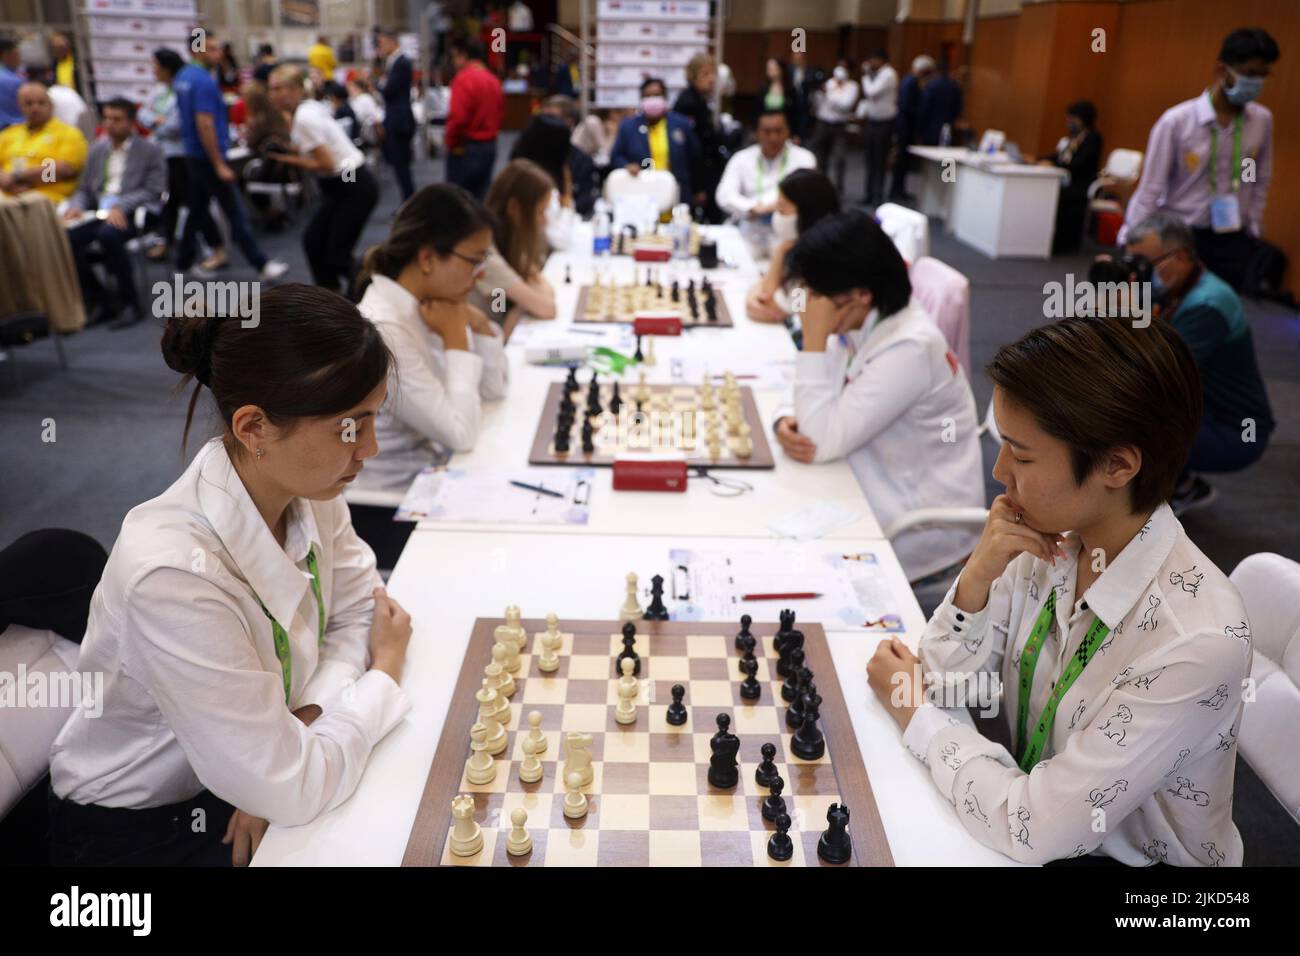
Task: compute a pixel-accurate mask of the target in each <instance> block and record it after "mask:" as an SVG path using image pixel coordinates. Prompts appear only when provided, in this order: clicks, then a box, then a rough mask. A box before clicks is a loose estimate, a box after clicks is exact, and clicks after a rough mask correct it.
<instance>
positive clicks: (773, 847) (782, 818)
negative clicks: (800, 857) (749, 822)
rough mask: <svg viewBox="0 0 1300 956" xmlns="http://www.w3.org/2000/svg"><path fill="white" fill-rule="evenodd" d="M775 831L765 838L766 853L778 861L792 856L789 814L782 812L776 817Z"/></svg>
mask: <svg viewBox="0 0 1300 956" xmlns="http://www.w3.org/2000/svg"><path fill="white" fill-rule="evenodd" d="M775 822H776V832H775V833H773V834H772V835H771V836H770V837H768V838H767V855H768V856H770V857H771V858H772V859H774V860H776V861H777V862H778V863H784V862H785V861H786V860H788V859H790V858H791V857H792V856H794V841H793V840H791V839H790V815H789V814H788V813H782V814H780V815H779V816H777V818H776V821H775Z"/></svg>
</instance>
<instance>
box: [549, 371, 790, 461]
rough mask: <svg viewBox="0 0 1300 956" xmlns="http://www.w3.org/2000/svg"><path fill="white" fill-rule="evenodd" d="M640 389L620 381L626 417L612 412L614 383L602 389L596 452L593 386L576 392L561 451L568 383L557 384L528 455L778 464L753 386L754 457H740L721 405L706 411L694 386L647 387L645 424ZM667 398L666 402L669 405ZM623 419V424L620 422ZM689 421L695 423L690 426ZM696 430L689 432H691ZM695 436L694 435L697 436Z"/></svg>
mask: <svg viewBox="0 0 1300 956" xmlns="http://www.w3.org/2000/svg"><path fill="white" fill-rule="evenodd" d="M639 387H640V386H639V385H638V384H637V383H635V382H620V383H619V395H620V397H621V398H622V400H623V402H624V403H625V404H624V408H623V410H622V413H621V416H617V417H616V416H614V415H613V414H612V413H611V412H610V411H609V403H610V398H611V396H612V395H613V385H612V384H611V383H603V384H601V385H600V402H601V407H602V409H603V411H602V412H601V413H600V416H599V417H597V418H595V419H593V423H592V439H593V442H594V445H595V450H594V451H592V452H590V453H587V452H584V451H583V450H582V422H583V418H584V415H585V413H586V401H587V386H586V384H583V385H582V386H581V387H580V388H579V389H578V391H577V392H576V393H575V394H574V396H573V400H574V403H575V404H576V405H577V413H576V415H575V418H574V422H573V426H572V428H570V430H569V450H568V451H567V452H560V451H556V449H555V431H556V427H557V424H558V422H559V417H560V400H561V398H562V396H563V392H564V383H563V382H555V383H553V384H552V385H551V387H550V389H549V390H548V391H547V393H546V398H545V399H544V400H543V402H542V412H541V416H540V418H539V419H538V422H537V432H536V433H535V434H534V436H533V447H532V449H531V450H530V451H529V453H528V463H529V464H530V465H602V466H603V465H612V464H613V463H614V459H616V458H618V457H619V456H620V455H622V454H623V453H624V452H631V453H634V454H635V453H644V452H659V453H664V452H674V453H676V452H681V453H684V454H685V457H686V462H687V464H688V465H707V466H709V467H711V468H743V469H766V468H773V467H775V465H776V462H775V459H774V458H773V457H772V448H771V446H770V445H769V444H768V442H767V434H766V430H765V429H764V427H763V423H762V420H761V419H760V418H759V415H758V405H757V404H756V403H755V402H754V393H753V392H752V391H751V390H750V389H749V387H748V386H745V385H742V386H738V388H739V393H740V411H741V417H742V419H743V421H744V423H745V424H747V425H748V426H749V438H750V442H751V446H752V447H751V449H750V454H749V456H748V457H747V458H742V457H740V456H739V455H738V454H737V453H736V450H735V449H736V440H735V438H734V437H733V436H729V435H728V434H727V431H726V428H725V424H724V423H722V420H721V418H720V417H719V416H721V414H722V411H721V405H722V403H721V401H716V402H715V407H714V410H713V411H712V412H706V411H704V410H703V409H702V408H701V407H700V396H699V391H700V390H699V389H698V388H696V387H695V386H692V385H646V386H645V387H646V389H647V390H648V391H649V393H650V400H649V402H647V403H646V405H644V406H643V410H644V411H645V412H646V413H647V418H646V419H645V420H644V421H643V422H642V424H641V425H639V426H638V425H637V424H636V423H635V422H632V421H631V416H632V415H633V413H634V411H635V405H634V404H633V398H634V396H635V394H636V392H637V390H638V388H639ZM665 400H666V401H665ZM709 417H712V418H713V419H715V420H717V421H718V422H719V430H718V437H719V441H720V445H721V447H720V453H719V455H718V457H717V458H714V457H712V456H711V455H710V454H709V449H708V446H707V443H706V442H705V439H704V434H705V432H704V422H705V419H706V418H709ZM620 418H621V419H622V421H621V422H620V420H619V419H620ZM688 419H689V424H688ZM688 428H689V429H692V431H688V430H687V429H688ZM692 435H693V437H690V436H692Z"/></svg>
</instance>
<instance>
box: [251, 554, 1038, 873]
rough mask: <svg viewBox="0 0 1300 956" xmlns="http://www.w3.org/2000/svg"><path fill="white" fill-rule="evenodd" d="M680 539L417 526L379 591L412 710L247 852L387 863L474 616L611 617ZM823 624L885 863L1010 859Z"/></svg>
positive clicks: (864, 649) (269, 858) (911, 618)
mask: <svg viewBox="0 0 1300 956" xmlns="http://www.w3.org/2000/svg"><path fill="white" fill-rule="evenodd" d="M683 543H684V542H683V539H682V537H681V536H677V535H674V536H668V537H656V536H649V535H639V536H618V535H593V536H591V537H590V538H587V539H584V540H583V541H582V543H581V546H580V547H576V548H575V547H574V546H573V542H572V539H571V538H568V537H566V536H563V535H558V534H550V533H546V532H536V531H534V532H518V533H503V532H499V531H476V532H469V531H438V532H433V531H417V532H416V533H415V534H413V535H412V536H411V539H410V542H409V543H408V544H407V547H406V550H405V551H404V552H403V554H402V558H401V560H400V561H399V562H398V564H397V567H396V569H395V570H394V572H393V576H392V578H391V580H390V581H389V592H390V593H391V594H392V595H393V597H394V598H396V599H397V600H398V601H399V602H400V603H401V604H402V605H403V606H404V607H405V608H406V609H407V610H408V611H409V612H410V614H411V617H412V620H413V621H414V633H413V636H412V638H411V645H410V650H409V652H408V654H407V659H406V668H405V671H404V673H403V677H402V686H403V688H404V689H405V691H406V693H407V695H408V696H409V697H410V699H411V703H412V709H411V711H410V713H409V714H408V715H407V717H406V719H405V720H404V721H403V722H402V723H401V724H400V725H399V726H398V727H397V728H396V729H394V730H393V732H392V733H390V734H389V735H388V736H387V737H385V738H384V740H383V741H381V742H380V744H379V746H378V747H376V748H375V751H374V753H373V754H372V756H371V759H370V763H369V765H368V766H367V767H366V772H365V774H364V775H363V777H362V779H361V783H360V785H359V786H358V787H357V790H356V792H355V793H354V794H353V796H352V797H351V799H349V800H348V801H347V802H345V803H344V804H343V805H342V806H340V807H338V808H336V809H335V810H333V811H331V812H329V813H326V814H323V815H322V816H320V817H318V818H317V819H316V820H314V821H313V822H311V823H309V824H306V825H304V826H300V827H292V828H283V827H272V828H271V829H270V830H269V831H268V832H267V834H266V837H265V839H264V840H263V842H262V846H261V848H260V849H259V851H258V853H257V856H256V858H255V860H254V863H255V864H256V865H259V866H275V865H358V866H394V865H397V864H399V863H400V862H401V860H402V855H403V852H404V850H405V848H406V842H407V838H408V836H409V834H410V830H411V825H412V823H413V821H414V819H415V812H416V808H417V807H418V805H419V801H420V796H421V794H422V793H423V791H424V784H425V780H426V778H427V776H428V771H429V764H430V762H431V761H432V759H433V754H434V751H435V749H436V747H437V742H438V738H439V736H440V735H441V733H442V725H443V721H444V720H445V718H446V714H447V708H448V705H449V703H450V700H451V694H452V690H453V687H454V685H455V682H456V678H457V676H458V673H459V671H460V667H461V663H462V658H463V656H464V653H465V648H466V646H467V644H468V641H469V635H470V632H471V630H472V625H473V622H474V619H475V618H477V617H492V616H499V615H501V614H502V612H503V610H504V608H505V606H506V605H507V604H509V603H515V604H518V605H519V607H520V608H521V609H522V611H523V613H524V616H525V617H533V616H538V617H541V616H545V615H546V614H547V613H549V612H551V611H554V612H555V613H557V614H558V615H559V616H560V619H561V622H563V620H564V619H566V618H568V619H580V618H611V619H612V618H614V617H615V616H616V612H617V610H618V607H619V604H620V602H621V600H622V597H623V588H622V581H623V576H624V575H625V574H626V573H627V572H628V571H630V570H635V571H637V572H638V573H640V574H648V573H651V572H653V571H654V570H656V569H660V570H661V569H663V567H664V566H665V564H666V563H667V556H668V551H669V549H671V548H673V547H678V546H681V545H682V544H683ZM689 543H692V544H695V545H697V546H701V547H712V548H720V549H739V548H745V549H753V548H781V549H790V548H793V549H806V550H807V551H808V552H809V554H810V555H811V554H813V553H816V552H817V551H818V550H820V548H822V547H824V545H818V543H817V542H810V543H807V544H792V543H790V542H777V541H766V542H763V541H754V540H753V539H750V538H720V537H697V538H693V539H690V540H689ZM854 546H855V548H858V549H861V550H873V551H875V552H876V553H877V554H878V555H879V557H880V560H881V561H882V563H883V564H884V565H885V566H886V568H887V573H888V574H890V575H892V576H893V578H894V580H895V585H896V588H897V593H899V594H900V596H903V597H905V598H906V601H905V602H904V606H903V610H902V614H903V620H904V626H905V628H906V632H905V633H904V634H903V635H902V637H903V639H904V640H905V641H906V642H907V643H908V644H909V645H910V646H911V647H912V648H913V649H915V647H916V643H917V640H918V637H919V634H920V631H921V628H922V626H923V623H924V622H923V620H922V618H921V613H920V609H919V608H918V607H917V606H916V603H915V601H913V600H912V599H911V597H910V592H909V591H908V590H907V584H906V581H905V580H904V578H903V574H902V570H901V568H900V567H899V566H898V563H897V561H896V559H895V558H894V557H893V553H892V551H891V550H890V548H889V545H888V543H887V542H885V541H881V540H875V541H870V540H863V541H860V542H857V543H855V545H854ZM827 636H828V640H829V643H830V646H831V656H832V659H833V660H834V662H835V669H836V673H837V675H838V677H839V681H840V685H841V687H842V688H843V690H844V694H845V703H846V705H847V707H848V710H849V712H850V714H852V716H853V729H854V734H855V735H856V737H857V740H858V745H859V747H860V749H861V751H862V757H863V761H864V763H865V766H866V769H867V773H868V775H869V776H870V778H871V785H872V790H873V792H874V794H875V799H876V803H877V806H878V807H879V810H880V816H881V819H882V821H883V824H884V827H885V832H886V835H887V837H888V839H889V843H890V849H891V852H892V853H893V857H894V861H895V863H897V864H899V865H902V866H907V865H926V864H931V865H934V864H945V865H947V864H955V865H1015V864H1014V863H1013V862H1012V861H1011V860H1010V859H1008V858H1006V857H1003V856H1002V855H1001V854H999V853H996V852H994V851H993V850H990V849H988V848H987V847H984V846H982V845H981V844H979V843H977V842H976V841H975V840H974V839H973V838H972V837H970V836H969V835H968V834H967V833H966V831H965V830H964V829H963V828H962V826H961V824H960V822H959V821H958V818H957V815H956V814H955V813H953V810H952V806H951V805H950V804H949V803H948V801H947V800H946V799H945V798H944V797H943V796H942V795H941V794H940V793H939V791H938V790H937V789H936V788H935V787H934V785H933V783H932V782H931V780H930V776H929V772H928V771H927V770H926V769H925V768H924V767H923V766H922V765H921V764H920V762H919V761H917V760H916V759H915V758H913V757H912V756H911V755H910V754H908V753H907V751H906V750H905V749H904V748H903V747H902V746H901V744H900V743H899V739H900V737H899V732H898V728H897V725H896V724H895V723H894V720H893V718H892V717H890V716H889V714H888V713H887V712H886V710H885V708H884V707H883V706H882V705H881V704H879V702H877V701H876V699H875V697H874V695H872V694H871V693H870V690H869V688H868V687H867V683H866V679H865V670H866V662H867V660H868V659H869V657H870V655H871V654H872V652H873V651H874V649H875V645H876V642H877V641H878V640H880V636H879V635H873V634H868V633H865V632H861V631H858V632H828V635H827ZM958 716H964V714H959V715H958ZM847 796H848V795H846V797H847ZM849 799H851V797H849Z"/></svg>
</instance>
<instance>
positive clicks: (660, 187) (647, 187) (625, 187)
mask: <svg viewBox="0 0 1300 956" xmlns="http://www.w3.org/2000/svg"><path fill="white" fill-rule="evenodd" d="M630 195H646V196H651V197H653V198H654V201H655V205H657V206H658V207H659V212H660V213H661V214H662V213H665V212H668V211H669V210H671V209H672V208H673V206H675V205H677V197H678V188H677V179H676V178H675V177H674V176H673V174H672V173H670V172H666V171H664V170H662V169H643V170H641V172H639V173H637V174H636V175H635V176H633V175H632V174H631V173H629V172H628V171H627V170H626V169H615V170H613V171H612V172H611V173H610V174H609V175H608V176H607V177H606V178H605V191H604V196H605V198H606V199H607V200H609V202H611V203H613V202H614V201H615V200H617V199H618V197H619V196H630Z"/></svg>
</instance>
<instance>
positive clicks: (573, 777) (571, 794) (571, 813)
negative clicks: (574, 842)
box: [479, 771, 587, 843]
mask: <svg viewBox="0 0 1300 956" xmlns="http://www.w3.org/2000/svg"><path fill="white" fill-rule="evenodd" d="M564 784H565V794H564V815H565V816H566V817H568V818H569V819H570V820H580V819H582V818H583V817H585V816H586V815H587V795H586V794H585V793H583V792H582V790H581V789H580V788H581V787H582V777H581V776H580V775H579V774H578V773H577V772H576V771H575V772H574V773H571V774H568V775H567V776H566V777H565V778H564ZM479 842H480V843H482V836H481V835H480V837H479Z"/></svg>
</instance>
